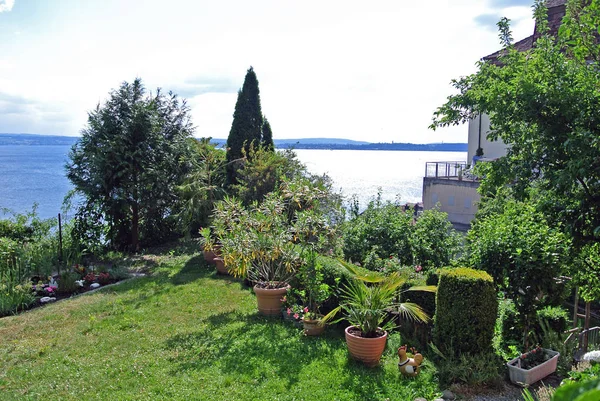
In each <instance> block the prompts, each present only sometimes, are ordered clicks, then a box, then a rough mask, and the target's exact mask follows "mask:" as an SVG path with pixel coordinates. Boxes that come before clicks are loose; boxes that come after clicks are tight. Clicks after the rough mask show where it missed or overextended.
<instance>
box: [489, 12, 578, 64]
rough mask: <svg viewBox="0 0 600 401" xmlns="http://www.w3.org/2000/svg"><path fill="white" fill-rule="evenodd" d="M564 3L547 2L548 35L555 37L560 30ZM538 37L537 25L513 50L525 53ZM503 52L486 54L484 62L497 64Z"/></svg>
mask: <svg viewBox="0 0 600 401" xmlns="http://www.w3.org/2000/svg"><path fill="white" fill-rule="evenodd" d="M566 2H567V0H547V1H546V8H548V28H549V30H550V35H552V36H556V35H557V34H558V29H559V28H560V24H561V22H562V19H563V17H564V16H565V12H566V5H565V4H566ZM539 37H540V33H539V32H538V29H537V24H536V26H535V28H534V30H533V35H531V36H528V37H526V38H525V39H522V40H520V41H518V42H516V43H514V47H515V49H517V50H518V51H520V52H522V51H526V50H529V49H531V48H532V47H533V45H534V43H535V41H536V40H537V39H538V38H539ZM502 52H503V49H501V50H498V51H496V52H494V53H492V54H488V55H487V56H485V57H483V60H485V61H491V62H492V63H495V62H496V63H497V59H498V56H500V55H501V54H502Z"/></svg>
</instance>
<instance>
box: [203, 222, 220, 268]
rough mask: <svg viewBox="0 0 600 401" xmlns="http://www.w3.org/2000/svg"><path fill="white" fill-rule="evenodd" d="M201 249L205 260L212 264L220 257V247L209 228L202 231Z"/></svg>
mask: <svg viewBox="0 0 600 401" xmlns="http://www.w3.org/2000/svg"><path fill="white" fill-rule="evenodd" d="M200 247H201V248H202V254H203V256H204V260H205V261H206V262H208V263H210V264H215V263H216V261H215V258H217V257H219V256H220V252H219V248H220V247H219V245H218V244H217V242H216V240H215V239H214V238H213V237H212V234H211V231H210V228H209V227H204V228H203V229H201V230H200Z"/></svg>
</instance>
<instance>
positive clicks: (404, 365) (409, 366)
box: [398, 345, 423, 377]
mask: <svg viewBox="0 0 600 401" xmlns="http://www.w3.org/2000/svg"><path fill="white" fill-rule="evenodd" d="M411 350H412V351H413V353H414V357H413V358H409V357H407V356H406V345H403V346H401V347H400V348H398V357H399V358H400V361H398V369H400V373H402V374H403V375H404V376H410V377H414V376H416V375H418V374H419V371H420V365H421V363H422V362H423V355H421V354H419V353H418V352H416V350H415V349H414V348H411Z"/></svg>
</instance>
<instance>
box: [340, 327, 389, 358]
mask: <svg viewBox="0 0 600 401" xmlns="http://www.w3.org/2000/svg"><path fill="white" fill-rule="evenodd" d="M344 332H345V335H346V345H347V346H348V352H350V356H352V358H354V359H356V360H358V361H361V362H362V363H364V364H365V365H367V366H377V365H378V364H379V360H380V359H381V355H382V354H383V350H384V349H385V344H386V341H387V337H388V333H387V331H385V330H382V329H379V330H377V331H376V335H375V337H370V338H368V337H363V336H362V334H363V333H362V331H361V330H360V329H359V328H358V327H355V326H348V327H346V330H344Z"/></svg>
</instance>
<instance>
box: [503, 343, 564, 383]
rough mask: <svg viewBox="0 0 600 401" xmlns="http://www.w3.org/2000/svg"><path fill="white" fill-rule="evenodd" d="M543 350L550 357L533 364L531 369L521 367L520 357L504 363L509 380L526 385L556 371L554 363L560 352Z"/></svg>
mask: <svg viewBox="0 0 600 401" xmlns="http://www.w3.org/2000/svg"><path fill="white" fill-rule="evenodd" d="M544 352H545V353H546V354H548V355H550V356H551V357H550V359H548V360H547V361H545V362H542V363H541V364H539V365H537V366H534V367H533V368H531V369H522V368H521V364H520V358H515V359H513V360H512V361H509V362H508V363H507V364H506V365H507V366H508V374H509V375H510V381H511V382H513V383H514V384H518V385H527V386H528V385H530V384H533V383H535V382H537V381H539V380H542V379H543V378H544V377H546V376H548V375H550V374H552V373H554V372H555V371H556V364H557V362H558V357H559V356H560V354H559V353H558V352H556V351H552V350H549V349H544Z"/></svg>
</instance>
